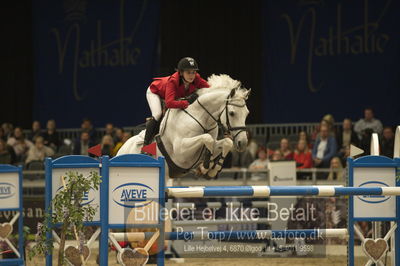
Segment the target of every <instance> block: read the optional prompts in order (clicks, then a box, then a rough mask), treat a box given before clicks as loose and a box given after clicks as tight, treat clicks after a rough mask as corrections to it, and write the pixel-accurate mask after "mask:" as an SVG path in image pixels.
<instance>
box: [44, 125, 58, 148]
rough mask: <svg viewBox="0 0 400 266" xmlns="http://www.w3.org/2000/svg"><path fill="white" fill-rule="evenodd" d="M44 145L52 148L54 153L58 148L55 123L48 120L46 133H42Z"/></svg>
mask: <svg viewBox="0 0 400 266" xmlns="http://www.w3.org/2000/svg"><path fill="white" fill-rule="evenodd" d="M43 139H44V145H46V146H48V147H50V148H52V149H53V150H54V151H56V150H57V148H58V147H59V146H60V137H59V135H58V132H57V130H56V121H55V120H54V119H50V120H49V121H47V125H46V132H44V133H43Z"/></svg>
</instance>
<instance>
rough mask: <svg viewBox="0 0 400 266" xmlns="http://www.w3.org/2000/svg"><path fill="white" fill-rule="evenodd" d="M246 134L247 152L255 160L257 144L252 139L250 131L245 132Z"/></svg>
mask: <svg viewBox="0 0 400 266" xmlns="http://www.w3.org/2000/svg"><path fill="white" fill-rule="evenodd" d="M246 133H247V149H248V150H249V152H250V154H251V156H252V157H253V158H256V156H257V151H258V144H257V142H256V141H255V140H254V139H253V136H252V134H251V132H250V131H246Z"/></svg>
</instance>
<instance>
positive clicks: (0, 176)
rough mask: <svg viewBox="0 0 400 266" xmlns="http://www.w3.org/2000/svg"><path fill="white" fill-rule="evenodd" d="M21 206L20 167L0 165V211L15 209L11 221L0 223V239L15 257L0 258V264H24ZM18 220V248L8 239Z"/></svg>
mask: <svg viewBox="0 0 400 266" xmlns="http://www.w3.org/2000/svg"><path fill="white" fill-rule="evenodd" d="M22 210H23V207H22V167H15V166H12V165H0V212H2V211H17V214H16V215H15V216H14V217H13V218H12V219H11V221H9V222H6V223H3V224H0V227H1V230H0V231H1V232H0V241H4V242H6V243H7V245H8V246H9V248H10V249H11V250H12V252H13V253H14V254H16V256H17V258H16V259H0V265H24V248H25V247H24V234H23V217H22V216H23V212H22ZM17 220H18V226H17V227H18V248H16V247H15V246H14V244H13V243H11V241H10V240H9V238H8V237H9V236H10V235H11V234H12V233H13V228H14V223H15V222H16V221H17Z"/></svg>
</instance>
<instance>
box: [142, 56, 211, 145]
mask: <svg viewBox="0 0 400 266" xmlns="http://www.w3.org/2000/svg"><path fill="white" fill-rule="evenodd" d="M198 70H199V67H198V65H197V62H196V60H194V59H193V58H191V57H184V58H182V59H181V60H180V61H179V63H178V67H177V68H176V72H175V73H174V74H172V75H171V76H166V77H161V78H154V81H153V82H152V83H151V84H150V86H149V88H148V89H147V92H146V98H147V102H148V103H149V106H150V110H151V115H152V117H151V118H150V119H148V120H147V122H146V135H145V137H144V144H143V146H146V145H149V144H150V143H151V140H152V139H153V137H154V135H155V134H156V133H157V132H156V131H157V128H158V124H159V123H160V120H161V115H162V108H161V99H164V100H165V106H166V107H167V108H179V109H186V108H187V107H188V106H189V104H191V103H193V102H194V101H195V100H196V99H197V97H198V95H197V94H196V93H195V91H196V90H197V89H199V88H208V87H210V85H208V83H207V81H205V80H204V79H202V78H201V77H200V75H199V74H198V73H197V71H198ZM183 97H186V99H184V100H179V98H183Z"/></svg>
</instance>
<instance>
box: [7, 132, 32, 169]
mask: <svg viewBox="0 0 400 266" xmlns="http://www.w3.org/2000/svg"><path fill="white" fill-rule="evenodd" d="M7 144H8V145H10V146H11V147H12V148H13V149H14V152H15V155H16V161H17V162H18V163H19V162H24V161H25V158H26V155H27V152H28V150H29V148H30V147H32V146H33V143H32V142H31V141H29V140H27V139H25V134H24V133H23V132H22V128H20V127H16V128H15V129H14V135H13V136H12V137H10V138H8V140H7Z"/></svg>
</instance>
